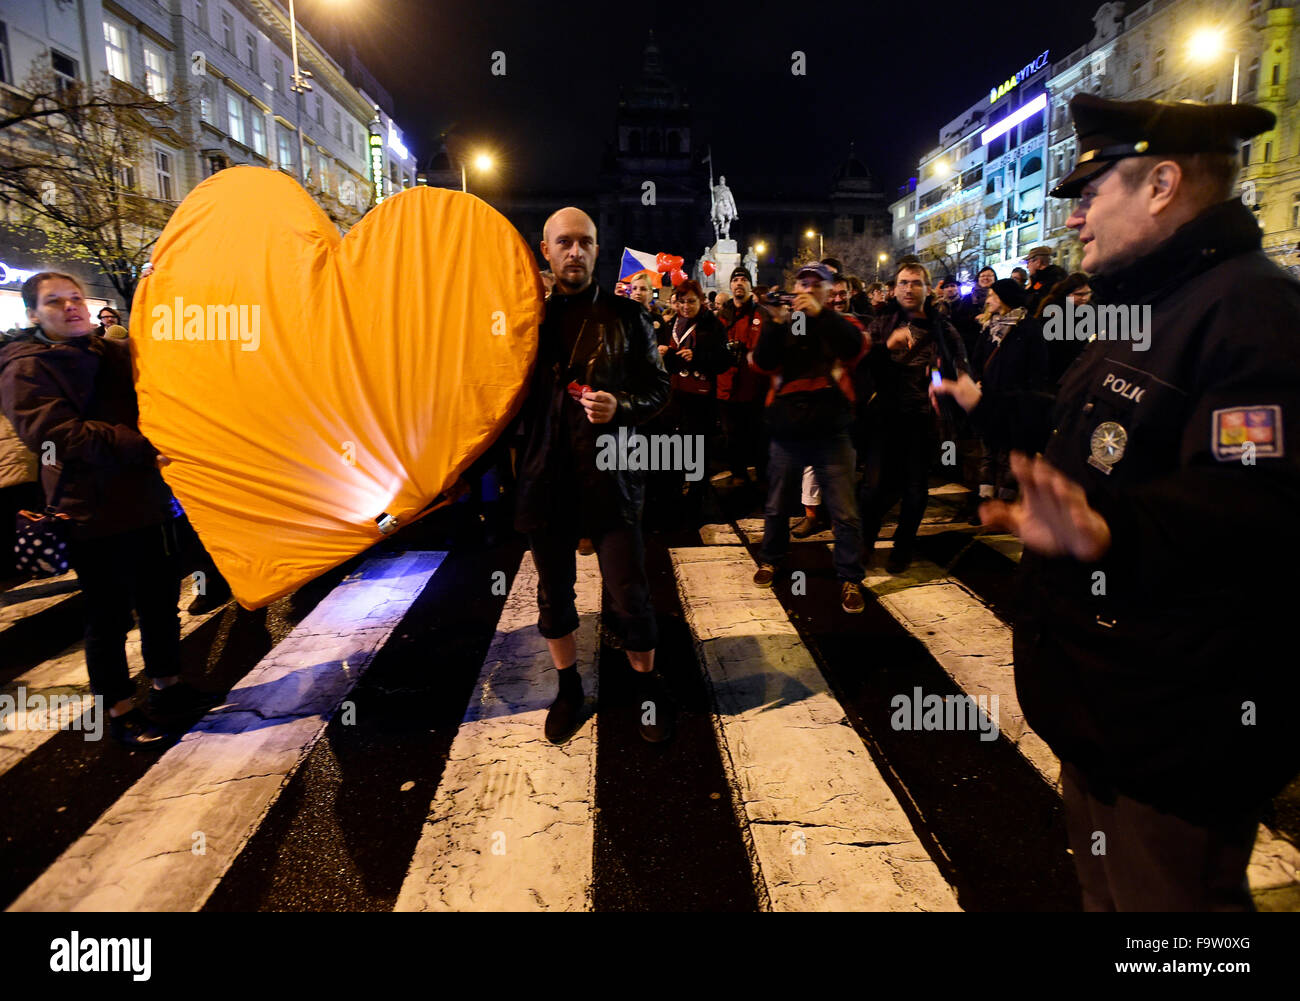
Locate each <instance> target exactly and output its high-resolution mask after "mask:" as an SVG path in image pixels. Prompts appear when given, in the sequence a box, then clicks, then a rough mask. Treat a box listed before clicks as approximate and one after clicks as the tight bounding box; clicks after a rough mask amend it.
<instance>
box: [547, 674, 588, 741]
mask: <svg viewBox="0 0 1300 1001" xmlns="http://www.w3.org/2000/svg"><path fill="white" fill-rule="evenodd" d="M565 671H566V672H567V671H572V672H573V673H574V676H575V677H577V673H578V669H577V668H576V667H570V668H566V669H565ZM584 701H585V700H584V699H583V695H582V679H581V678H580V677H578V678H577V682H576V683H573V684H570V683H566V682H564V681H563V680H562V681H561V682H560V694H559V695H557V696H556V697H555V701H554V702H552V703H551V708H550V709H548V710H547V711H546V726H545V727H544V728H543V729H544V730H545V732H546V739H547V740H549V741H550V742H551V743H552V744H563V743H564V742H565V741H566V740H568V739H569V738H570V737H572V736H573V735H574V733H576V732H577V730H578V727H580V726H581V725H582V707H583V704H584Z"/></svg>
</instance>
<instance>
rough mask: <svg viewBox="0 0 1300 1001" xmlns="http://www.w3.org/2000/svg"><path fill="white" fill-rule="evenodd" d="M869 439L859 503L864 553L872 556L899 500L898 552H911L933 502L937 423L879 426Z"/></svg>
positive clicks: (907, 420) (899, 420) (905, 420)
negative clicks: (882, 527)
mask: <svg viewBox="0 0 1300 1001" xmlns="http://www.w3.org/2000/svg"><path fill="white" fill-rule="evenodd" d="M866 438H867V454H866V461H865V462H864V464H863V476H862V483H861V485H860V487H859V498H858V506H859V508H860V509H861V511H862V545H863V551H864V552H866V553H870V552H871V550H872V548H873V547H874V546H875V544H876V538H877V536H879V535H880V525H881V523H882V522H883V521H884V520H885V515H886V514H888V513H889V510H890V509H891V508H892V507H893V506H894V505H895V504H899V503H900V501H901V505H900V507H899V511H898V528H897V530H896V531H895V532H894V548H895V549H898V548H900V547H901V548H909V547H910V546H911V545H912V543H913V542H914V541H915V540H916V530H917V529H918V528H919V527H920V525H921V519H922V518H923V517H924V516H925V508H926V505H927V504H928V503H929V502H930V463H931V462H932V461H934V456H935V449H936V448H937V447H938V444H939V441H938V434H937V432H936V431H935V428H934V422H933V421H932V420H930V419H929V418H928V417H927V416H920V417H896V418H893V419H892V420H890V421H889V422H888V423H884V422H881V421H877V422H876V423H875V424H873V426H872V427H871V428H870V429H869V430H868V432H867V435H866Z"/></svg>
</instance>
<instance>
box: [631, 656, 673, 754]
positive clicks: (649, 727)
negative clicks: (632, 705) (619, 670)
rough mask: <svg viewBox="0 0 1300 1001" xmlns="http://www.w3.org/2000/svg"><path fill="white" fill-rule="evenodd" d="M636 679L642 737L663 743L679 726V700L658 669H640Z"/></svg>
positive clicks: (638, 716)
mask: <svg viewBox="0 0 1300 1001" xmlns="http://www.w3.org/2000/svg"><path fill="white" fill-rule="evenodd" d="M636 681H637V687H638V695H637V705H636V711H637V721H638V724H639V726H640V730H641V739H642V740H645V741H647V742H648V743H651V744H662V743H663V742H664V741H665V740H668V739H669V738H670V737H672V735H673V731H674V730H675V729H676V727H677V701H676V700H675V699H674V698H673V696H672V693H671V692H670V691H669V690H668V684H667V681H666V680H665V679H664V676H663V675H662V674H660V673H659V672H658V671H650V672H648V673H642V672H640V671H638V672H637V677H636Z"/></svg>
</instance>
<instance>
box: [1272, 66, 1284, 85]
mask: <svg viewBox="0 0 1300 1001" xmlns="http://www.w3.org/2000/svg"><path fill="white" fill-rule="evenodd" d="M1281 85H1282V64H1281V63H1274V64H1273V86H1274V87H1280V86H1281Z"/></svg>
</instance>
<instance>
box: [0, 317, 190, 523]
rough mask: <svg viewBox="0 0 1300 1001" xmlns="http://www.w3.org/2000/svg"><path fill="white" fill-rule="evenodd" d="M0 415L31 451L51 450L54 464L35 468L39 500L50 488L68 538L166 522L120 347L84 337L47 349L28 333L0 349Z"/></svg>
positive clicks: (152, 455)
mask: <svg viewBox="0 0 1300 1001" xmlns="http://www.w3.org/2000/svg"><path fill="white" fill-rule="evenodd" d="M0 410H3V412H4V414H5V416H6V417H8V418H9V420H10V421H12V422H13V426H14V429H15V430H16V431H17V432H18V436H19V438H21V439H22V441H23V443H24V444H25V445H26V446H27V447H28V448H29V449H31V450H32V452H34V453H37V454H41V455H43V454H45V453H44V449H45V446H46V443H47V442H48V443H50V444H52V446H53V456H54V459H55V462H54V463H53V464H51V465H48V466H46V465H42V466H41V485H42V487H43V488H44V491H45V496H46V498H47V499H50V498H54V496H55V488H56V485H57V486H58V487H59V489H58V497H57V503H56V509H57V510H58V511H60V512H62V513H64V514H66V515H68V516H69V517H70V518H71V519H72V522H73V526H72V538H74V539H93V538H101V537H104V536H109V535H116V534H118V533H120V532H127V531H131V530H133V529H137V528H144V527H147V526H149V525H158V524H162V523H164V522H166V521H167V520H168V519H170V517H171V492H170V491H169V490H168V489H167V485H166V484H165V483H164V482H163V479H162V476H161V474H160V473H159V472H158V466H157V457H158V452H157V450H156V449H155V448H154V447H153V446H152V445H151V444H150V443H149V441H148V440H147V439H146V438H145V437H144V435H142V434H141V433H140V429H139V425H138V422H139V410H138V409H137V406H136V397H135V385H134V382H133V380H132V372H131V349H130V348H129V347H128V344H127V342H126V341H118V340H110V339H108V338H104V337H96V336H94V335H93V334H90V335H86V336H84V337H75V338H72V339H70V340H67V341H63V342H60V343H58V344H46V343H43V342H42V341H40V340H38V339H37V338H36V336H35V333H34V331H33V332H28V333H25V334H23V335H21V336H19V337H17V338H15V339H13V340H10V341H7V342H5V344H4V346H3V347H0ZM60 476H62V481H61V483H60Z"/></svg>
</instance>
